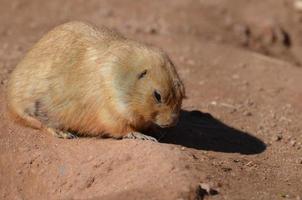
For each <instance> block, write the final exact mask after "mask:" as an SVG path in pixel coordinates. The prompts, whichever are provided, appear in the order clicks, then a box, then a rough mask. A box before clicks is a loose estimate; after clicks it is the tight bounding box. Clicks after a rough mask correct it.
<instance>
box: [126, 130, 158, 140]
mask: <svg viewBox="0 0 302 200" xmlns="http://www.w3.org/2000/svg"><path fill="white" fill-rule="evenodd" d="M123 139H140V140H150V141H153V142H158V141H157V139H155V138H154V137H151V136H148V135H144V134H142V133H139V132H130V133H129V134H127V135H125V136H124V137H123Z"/></svg>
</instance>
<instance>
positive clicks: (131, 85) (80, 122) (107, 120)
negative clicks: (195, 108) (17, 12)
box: [8, 22, 184, 138]
mask: <svg viewBox="0 0 302 200" xmlns="http://www.w3.org/2000/svg"><path fill="white" fill-rule="evenodd" d="M144 70H147V72H146V74H145V75H144V76H143V77H142V78H138V77H139V75H140V74H141V73H142V72H143V71H144ZM154 90H157V91H160V93H161V96H162V98H163V103H157V102H156V100H155V98H154ZM183 97H184V88H183V84H182V83H181V81H180V79H179V77H178V75H177V72H176V70H175V68H174V66H173V64H172V62H171V61H170V59H169V58H168V56H167V55H166V54H165V53H163V52H162V51H161V50H158V49H156V48H154V47H150V46H147V45H144V44H141V43H138V42H135V41H132V40H128V39H125V38H124V37H123V36H122V35H120V34H119V33H117V32H114V31H112V30H110V29H107V28H105V27H101V28H100V29H96V28H95V27H93V26H91V25H88V24H85V23H82V22H69V23H66V24H63V25H60V26H58V27H56V28H54V29H53V30H52V31H50V32H49V33H47V34H46V35H45V36H44V37H43V38H42V39H41V40H40V41H39V42H38V43H37V44H36V45H35V46H34V47H33V48H32V49H31V50H30V51H29V52H28V54H27V55H26V56H25V58H24V59H23V60H22V61H21V62H20V63H19V64H18V65H17V67H16V69H15V70H14V71H13V73H12V75H11V78H10V81H9V86H8V107H9V109H10V111H11V113H13V114H14V116H16V117H17V118H18V119H20V120H21V121H23V122H25V123H26V124H27V125H29V126H32V127H34V128H46V129H47V128H53V129H56V130H62V131H67V130H72V131H75V132H77V133H78V134H79V135H88V136H99V135H104V134H107V135H110V136H112V137H116V138H120V137H122V136H125V135H126V134H128V133H130V132H133V131H141V130H144V129H146V128H148V127H149V126H150V125H152V124H157V125H160V126H170V125H172V124H174V122H175V121H176V120H177V118H178V115H179V111H180V107H181V102H182V98H183Z"/></svg>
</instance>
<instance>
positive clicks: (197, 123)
mask: <svg viewBox="0 0 302 200" xmlns="http://www.w3.org/2000/svg"><path fill="white" fill-rule="evenodd" d="M164 132H166V134H165V135H164V136H163V137H162V138H160V139H159V140H160V142H162V143H170V144H178V145H182V146H185V147H189V148H195V149H199V150H210V151H218V152H227V153H241V154H259V153H261V152H263V151H264V150H265V149H266V145H265V144H264V143H263V142H262V141H261V140H259V139H258V138H256V137H254V136H252V135H250V134H248V133H245V132H242V131H240V130H237V129H235V128H232V127H230V126H228V125H226V124H224V123H222V122H221V121H219V120H217V119H215V118H214V117H212V116H211V115H210V114H207V113H202V112H200V111H185V110H182V112H181V115H180V121H179V123H178V125H177V126H176V127H173V128H169V129H165V131H164ZM155 137H156V135H155ZM157 138H159V137H157Z"/></svg>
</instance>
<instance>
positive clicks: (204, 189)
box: [199, 183, 218, 195]
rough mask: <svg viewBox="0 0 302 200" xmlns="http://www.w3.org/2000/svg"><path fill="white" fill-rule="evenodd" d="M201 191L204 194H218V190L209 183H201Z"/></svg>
mask: <svg viewBox="0 0 302 200" xmlns="http://www.w3.org/2000/svg"><path fill="white" fill-rule="evenodd" d="M199 189H200V193H201V194H203V195H215V194H218V191H217V190H215V189H213V188H212V187H211V185H210V184H208V183H200V184H199Z"/></svg>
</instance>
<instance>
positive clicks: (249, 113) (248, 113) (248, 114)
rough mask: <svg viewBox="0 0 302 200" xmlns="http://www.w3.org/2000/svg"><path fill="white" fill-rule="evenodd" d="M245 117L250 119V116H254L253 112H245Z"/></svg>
mask: <svg viewBox="0 0 302 200" xmlns="http://www.w3.org/2000/svg"><path fill="white" fill-rule="evenodd" d="M243 115H245V116H248V117H250V116H252V115H253V114H252V113H251V112H249V111H244V112H243Z"/></svg>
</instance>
